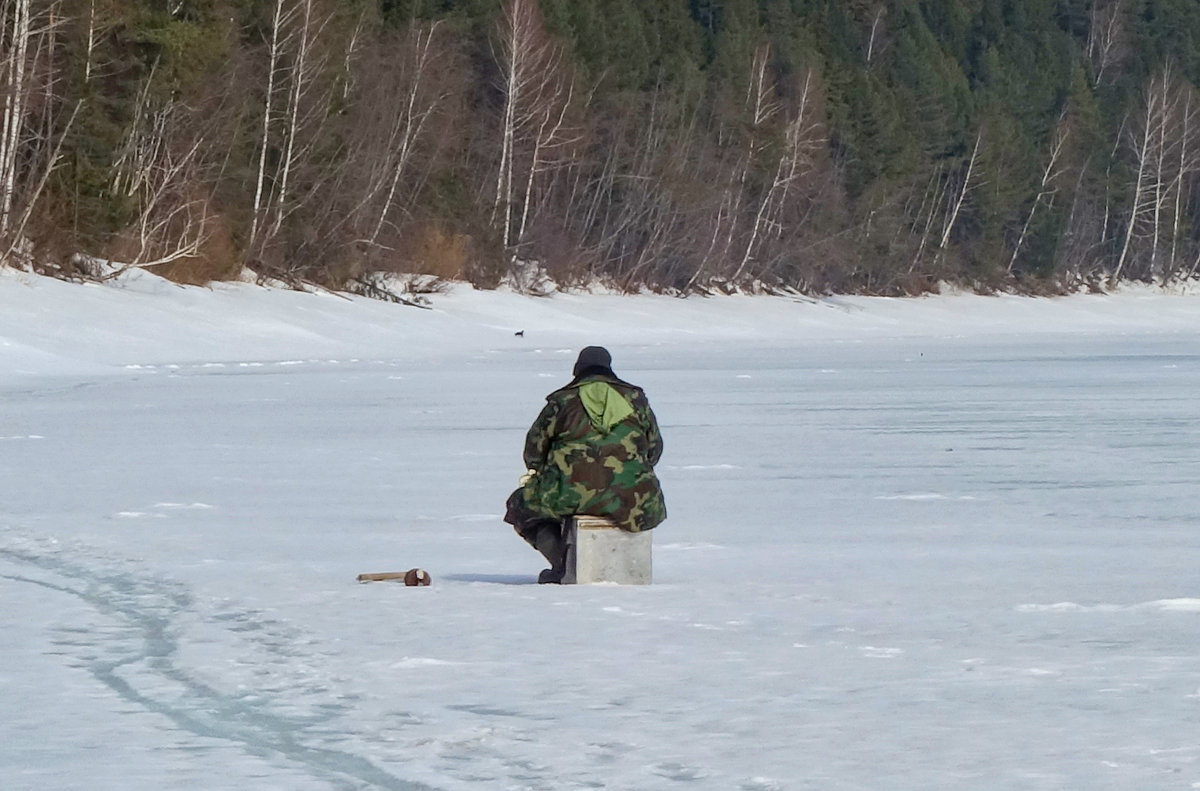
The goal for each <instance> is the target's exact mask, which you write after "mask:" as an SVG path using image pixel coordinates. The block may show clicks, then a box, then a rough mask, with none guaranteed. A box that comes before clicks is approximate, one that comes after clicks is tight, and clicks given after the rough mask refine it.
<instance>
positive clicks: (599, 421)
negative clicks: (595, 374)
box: [579, 381, 633, 434]
mask: <svg viewBox="0 0 1200 791" xmlns="http://www.w3.org/2000/svg"><path fill="white" fill-rule="evenodd" d="M579 400H580V401H582V402H583V408H584V409H586V410H587V414H588V418H589V419H590V420H591V421H592V425H593V426H595V428H596V430H597V431H602V432H604V433H605V434H607V433H608V432H610V431H612V429H613V426H615V425H617V424H618V423H620V422H621V421H622V420H624V419H625V418H627V417H629V416H630V415H632V414H633V405H632V404H630V403H629V401H628V400H627V399H626V398H625V396H623V395H621V394H620V393H618V392H617V391H616V389H615V388H613V387H612V385H610V384H608V383H607V382H599V381H593V382H587V383H585V384H583V385H580V387H579Z"/></svg>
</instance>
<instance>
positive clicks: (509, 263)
mask: <svg viewBox="0 0 1200 791" xmlns="http://www.w3.org/2000/svg"><path fill="white" fill-rule="evenodd" d="M0 9H2V10H0V61H2V64H0V91H2V92H3V118H2V119H0V256H2V260H3V263H4V264H6V265H10V266H19V267H22V268H34V269H37V270H39V271H46V272H53V273H58V274H61V275H63V276H76V275H85V274H87V272H88V270H89V269H90V267H91V264H90V262H93V261H95V260H101V261H110V262H119V264H120V265H121V266H138V267H149V268H151V269H153V270H154V271H156V272H159V273H161V274H163V275H165V276H167V277H170V278H172V279H175V280H178V281H181V282H197V283H201V282H207V281H210V280H214V279H222V278H229V277H232V276H234V275H235V274H236V273H239V272H241V271H243V269H244V268H246V267H248V268H249V269H251V270H252V271H254V272H257V273H258V274H260V275H261V276H263V277H269V278H272V279H277V280H282V281H285V282H289V283H301V282H313V283H318V284H321V285H324V286H328V287H332V288H339V289H340V288H358V289H367V290H370V289H372V288H373V284H375V283H376V282H377V276H378V275H379V274H394V273H425V274H429V275H434V276H437V277H441V278H465V279H468V280H470V281H472V282H474V283H476V284H477V285H481V286H484V287H488V286H494V285H495V284H497V283H500V282H501V281H503V280H504V279H505V278H506V277H512V276H514V275H519V274H521V273H524V272H526V271H527V270H528V269H529V267H530V265H531V264H534V265H536V266H538V267H540V268H541V269H542V270H544V272H545V273H546V274H547V275H548V276H549V277H550V278H551V279H552V280H553V281H554V282H556V283H559V284H562V285H564V286H567V287H570V286H573V285H582V284H588V283H603V284H606V285H608V286H611V287H615V288H618V289H629V290H634V289H640V288H650V289H655V290H662V291H666V292H670V293H684V294H686V293H707V292H711V291H714V290H730V289H736V288H742V289H767V290H770V289H795V290H799V291H802V292H807V293H834V292H836V293H850V292H855V293H873V294H914V293H920V292H922V291H925V290H928V289H930V288H933V287H935V286H936V285H937V284H938V283H939V282H951V283H956V284H960V285H963V286H965V287H968V288H976V289H981V290H992V289H1013V290H1019V291H1028V292H1034V293H1050V292H1057V291H1061V290H1064V289H1073V288H1077V287H1079V286H1080V285H1093V286H1097V285H1102V284H1105V283H1111V282H1115V281H1120V280H1126V279H1137V280H1158V281H1173V280H1174V281H1177V280H1184V279H1188V278H1192V277H1194V276H1196V275H1197V273H1198V270H1200V189H1198V187H1200V94H1198V93H1197V90H1196V86H1197V85H1200V3H1197V2H1196V0H724V1H721V0H0ZM108 271H111V268H109V270H108Z"/></svg>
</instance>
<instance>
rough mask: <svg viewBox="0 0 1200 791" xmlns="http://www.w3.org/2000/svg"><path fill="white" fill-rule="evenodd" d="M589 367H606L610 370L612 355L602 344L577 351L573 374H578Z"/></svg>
mask: <svg viewBox="0 0 1200 791" xmlns="http://www.w3.org/2000/svg"><path fill="white" fill-rule="evenodd" d="M589 368H606V369H608V370H612V355H611V354H609V353H608V349H605V348H604V347H603V346H588V347H586V348H584V349H583V351H581V352H579V359H577V360H576V361H575V370H574V371H572V375H573V376H579V375H580V374H581V373H583V372H584V371H586V370H587V369H589Z"/></svg>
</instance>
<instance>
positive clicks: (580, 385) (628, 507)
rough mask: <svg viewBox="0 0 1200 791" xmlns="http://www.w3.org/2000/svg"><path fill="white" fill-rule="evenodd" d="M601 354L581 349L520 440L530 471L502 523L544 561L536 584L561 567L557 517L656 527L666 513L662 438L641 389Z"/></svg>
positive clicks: (597, 349)
mask: <svg viewBox="0 0 1200 791" xmlns="http://www.w3.org/2000/svg"><path fill="white" fill-rule="evenodd" d="M611 365H612V358H611V356H610V355H609V353H608V351H607V350H605V349H603V348H601V347H598V346H589V347H587V348H586V349H584V350H583V351H582V352H580V355H579V359H578V361H577V362H576V364H575V370H574V374H575V378H574V379H573V380H572V381H571V382H570V383H569V384H567V385H566V386H565V387H562V388H560V389H558V390H555V391H554V392H553V393H551V394H550V395H549V396H547V397H546V406H545V407H544V408H543V409H542V412H541V414H540V415H538V418H537V420H535V421H534V424H533V426H532V427H531V428H530V429H529V433H528V434H527V435H526V438H525V453H524V457H525V466H526V467H527V468H528V470H529V473H528V474H527V475H526V479H525V480H524V483H523V485H522V487H521V488H519V489H517V490H516V491H515V492H513V494H512V496H510V497H509V500H508V512H507V514H506V515H505V521H507V522H508V523H510V524H512V525H513V526H514V528H515V529H516V531H517V533H518V534H519V535H521V537H522V538H524V539H525V540H526V541H528V542H529V543H530V544H531V545H533V546H534V547H535V548H536V549H537V550H538V551H540V552H541V553H542V554H543V555H544V556H545V557H546V559H547V560H549V561H550V564H551V568H550V569H548V570H547V571H545V572H543V573H542V576H541V577H540V578H539V581H541V582H557V581H559V579H561V575H562V569H563V557H562V555H563V546H562V526H563V520H564V519H567V518H570V517H571V516H575V515H583V514H586V515H590V516H602V517H606V518H608V519H610V520H612V521H613V522H615V523H616V524H617V525H619V526H620V527H621V528H622V529H624V530H629V531H631V532H637V531H642V530H650V529H653V528H654V527H657V526H658V525H659V524H661V523H662V521H663V520H664V519H665V518H666V506H665V504H664V501H663V495H662V489H661V487H660V486H659V482H658V478H657V476H656V475H655V474H654V465H655V464H657V463H658V460H659V458H660V457H661V456H662V449H663V444H662V435H661V433H660V432H659V428H658V422H657V420H656V419H655V416H654V412H653V411H652V410H651V409H650V403H649V401H647V399H646V395H645V393H643V392H642V390H641V388H639V387H637V386H635V385H632V384H629V383H628V382H625V381H622V380H621V379H619V378H617V376H616V375H615V374H614V373H613V372H612V367H611Z"/></svg>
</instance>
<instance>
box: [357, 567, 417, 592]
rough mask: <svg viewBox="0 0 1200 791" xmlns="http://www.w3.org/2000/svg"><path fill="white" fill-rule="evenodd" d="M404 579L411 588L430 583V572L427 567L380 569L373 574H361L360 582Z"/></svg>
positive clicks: (359, 576)
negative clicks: (405, 569) (406, 569)
mask: <svg viewBox="0 0 1200 791" xmlns="http://www.w3.org/2000/svg"><path fill="white" fill-rule="evenodd" d="M389 580H403V581H404V584H405V585H407V586H409V587H410V588H412V587H416V586H419V585H428V584H429V583H430V581H431V580H430V577H429V572H428V571H426V570H425V569H409V570H408V571H380V572H377V573H373V574H359V575H358V581H359V582H387V581H389Z"/></svg>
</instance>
